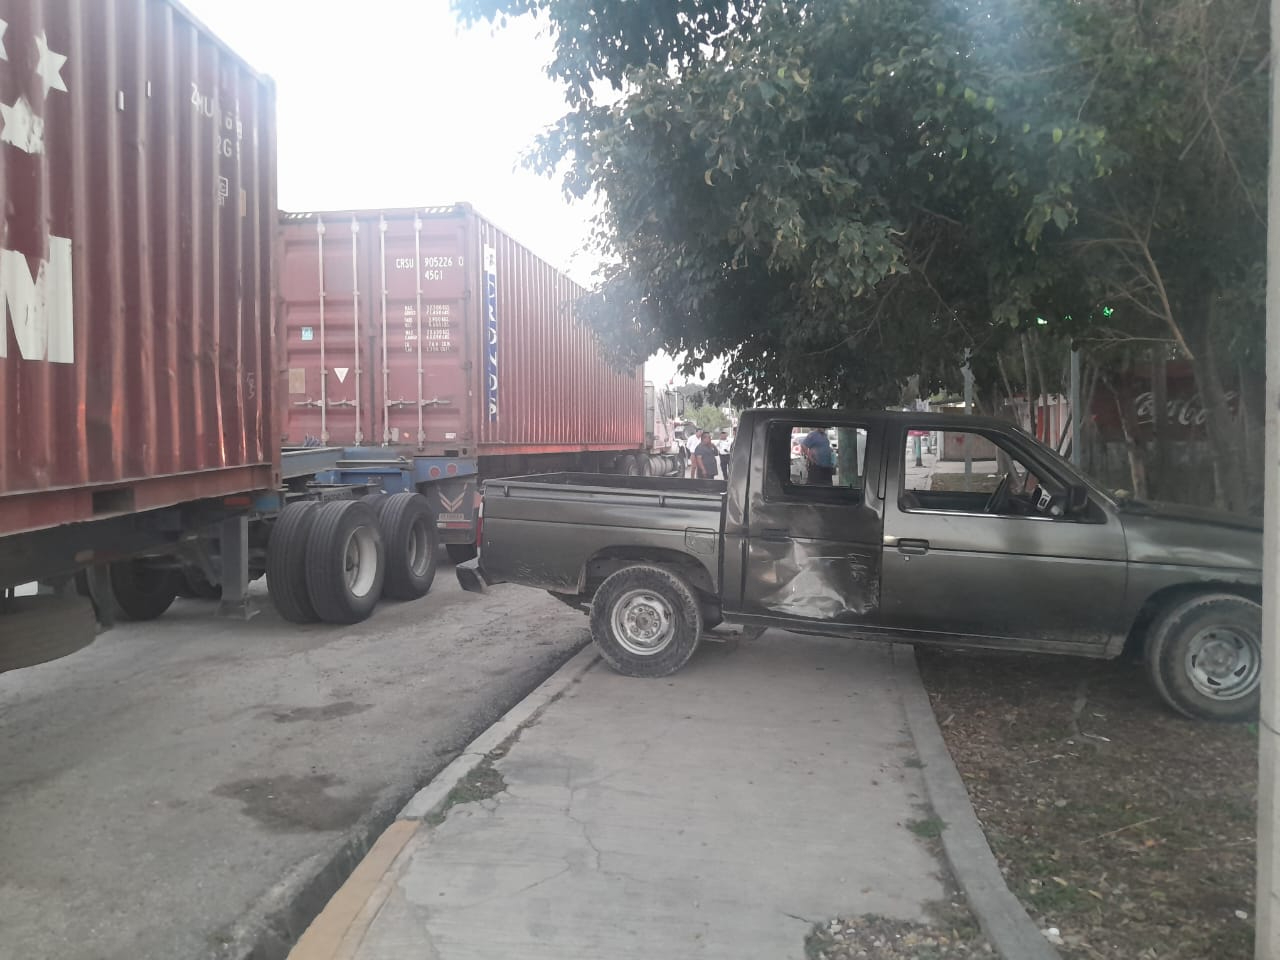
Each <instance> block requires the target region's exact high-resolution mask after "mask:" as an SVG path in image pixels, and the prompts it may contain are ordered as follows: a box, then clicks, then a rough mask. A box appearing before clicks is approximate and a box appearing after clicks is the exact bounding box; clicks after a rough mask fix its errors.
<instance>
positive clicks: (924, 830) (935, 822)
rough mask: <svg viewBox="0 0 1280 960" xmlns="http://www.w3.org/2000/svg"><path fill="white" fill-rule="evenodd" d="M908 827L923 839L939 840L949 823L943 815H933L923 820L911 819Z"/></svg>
mask: <svg viewBox="0 0 1280 960" xmlns="http://www.w3.org/2000/svg"><path fill="white" fill-rule="evenodd" d="M907 829H908V830H910V831H911V832H912V833H914V834H915V835H916V836H917V837H919V838H920V839H922V840H937V839H938V838H939V837H941V836H942V831H943V830H945V829H947V824H946V822H945V821H944V820H943V819H942V818H941V817H937V816H933V817H925V818H924V819H923V820H909V821H907Z"/></svg>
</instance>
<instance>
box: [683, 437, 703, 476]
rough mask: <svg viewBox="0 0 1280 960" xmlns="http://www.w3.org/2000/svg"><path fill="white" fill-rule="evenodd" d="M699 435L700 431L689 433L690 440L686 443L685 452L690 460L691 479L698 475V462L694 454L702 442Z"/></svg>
mask: <svg viewBox="0 0 1280 960" xmlns="http://www.w3.org/2000/svg"><path fill="white" fill-rule="evenodd" d="M699 433H700V432H699V431H698V430H691V431H689V439H688V440H686V441H685V442H684V446H685V451H686V452H687V454H688V459H689V476H691V477H696V476H697V475H698V473H697V461H696V459H695V457H694V455H693V453H694V451H695V450H697V449H698V444H699V442H700V441H701V437H700V435H699Z"/></svg>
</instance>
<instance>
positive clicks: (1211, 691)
mask: <svg viewBox="0 0 1280 960" xmlns="http://www.w3.org/2000/svg"><path fill="white" fill-rule="evenodd" d="M1184 667H1185V669H1186V673H1187V679H1189V680H1190V681H1191V685H1192V686H1193V687H1195V689H1196V691H1197V692H1198V693H1201V694H1203V695H1204V696H1206V697H1209V698H1211V699H1213V700H1239V699H1240V698H1241V697H1247V696H1248V695H1249V694H1250V693H1252V692H1253V691H1254V690H1255V689H1256V688H1257V686H1258V677H1259V675H1260V674H1261V671H1262V649H1261V646H1260V644H1259V642H1258V638H1257V636H1255V635H1253V634H1251V633H1249V632H1248V631H1245V630H1240V629H1237V628H1235V627H1206V628H1205V629H1203V630H1201V631H1200V632H1199V633H1197V634H1196V635H1195V636H1194V637H1192V638H1191V642H1190V643H1189V644H1188V645H1187V656H1186V660H1185V663H1184Z"/></svg>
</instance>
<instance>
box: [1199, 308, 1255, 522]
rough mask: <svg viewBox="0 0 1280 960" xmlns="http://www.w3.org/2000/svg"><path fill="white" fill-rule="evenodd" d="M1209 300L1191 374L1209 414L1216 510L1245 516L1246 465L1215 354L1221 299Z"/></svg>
mask: <svg viewBox="0 0 1280 960" xmlns="http://www.w3.org/2000/svg"><path fill="white" fill-rule="evenodd" d="M1205 299H1206V300H1207V304H1206V307H1207V310H1206V313H1207V323H1206V329H1205V332H1204V338H1203V341H1202V342H1201V343H1197V344H1196V345H1195V346H1196V354H1195V357H1194V358H1193V359H1192V361H1191V370H1192V372H1193V373H1194V374H1195V380H1196V388H1197V389H1198V390H1199V391H1200V403H1201V404H1202V405H1203V406H1204V412H1205V435H1206V437H1207V438H1208V441H1209V450H1210V453H1211V455H1212V458H1213V475H1214V485H1215V488H1216V494H1217V495H1216V497H1215V500H1216V502H1215V506H1217V507H1220V508H1222V509H1226V510H1232V511H1236V512H1243V511H1244V510H1245V508H1246V506H1247V503H1246V497H1245V481H1244V474H1245V463H1244V457H1243V451H1242V450H1241V449H1240V440H1239V437H1240V434H1239V427H1238V425H1237V424H1236V418H1235V416H1234V415H1233V414H1232V412H1231V402H1230V400H1229V399H1228V398H1227V391H1226V390H1225V389H1224V388H1223V386H1222V378H1221V376H1220V375H1219V373H1218V363H1217V358H1216V357H1215V355H1214V351H1213V330H1214V327H1215V326H1216V323H1215V320H1216V315H1217V312H1218V309H1219V307H1218V298H1217V297H1216V296H1209V297H1207V298H1205Z"/></svg>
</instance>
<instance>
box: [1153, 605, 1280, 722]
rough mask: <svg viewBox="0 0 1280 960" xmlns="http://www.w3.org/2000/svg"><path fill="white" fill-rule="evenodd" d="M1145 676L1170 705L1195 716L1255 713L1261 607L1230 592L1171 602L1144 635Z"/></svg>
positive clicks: (1233, 717) (1225, 718) (1224, 718)
mask: <svg viewBox="0 0 1280 960" xmlns="http://www.w3.org/2000/svg"><path fill="white" fill-rule="evenodd" d="M1145 659H1146V668H1147V676H1148V677H1149V678H1150V679H1151V683H1152V686H1154V687H1155V689H1156V692H1158V693H1159V694H1160V697H1161V698H1162V699H1163V700H1164V702H1165V703H1167V704H1168V705H1169V706H1170V707H1172V708H1173V709H1174V710H1176V711H1177V712H1178V713H1181V714H1183V715H1184V716H1187V717H1191V718H1193V719H1197V720H1217V721H1221V722H1228V723H1229V722H1235V721H1241V720H1251V719H1253V718H1254V717H1256V716H1257V715H1258V703H1259V701H1260V699H1261V695H1262V688H1261V678H1262V607H1261V606H1260V605H1259V604H1257V603H1255V602H1254V601H1253V600H1250V599H1248V598H1246V597H1241V596H1238V595H1236V594H1233V593H1205V594H1200V595H1199V596H1195V597H1191V598H1188V599H1184V600H1182V601H1181V602H1178V603H1175V604H1174V605H1173V606H1171V607H1170V608H1169V609H1168V610H1166V611H1165V612H1164V613H1163V614H1162V615H1161V616H1160V617H1158V618H1157V619H1156V621H1155V623H1153V624H1152V625H1151V629H1150V631H1149V632H1148V634H1147V646H1146V657H1145Z"/></svg>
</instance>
